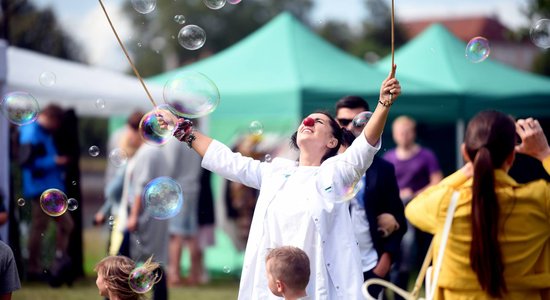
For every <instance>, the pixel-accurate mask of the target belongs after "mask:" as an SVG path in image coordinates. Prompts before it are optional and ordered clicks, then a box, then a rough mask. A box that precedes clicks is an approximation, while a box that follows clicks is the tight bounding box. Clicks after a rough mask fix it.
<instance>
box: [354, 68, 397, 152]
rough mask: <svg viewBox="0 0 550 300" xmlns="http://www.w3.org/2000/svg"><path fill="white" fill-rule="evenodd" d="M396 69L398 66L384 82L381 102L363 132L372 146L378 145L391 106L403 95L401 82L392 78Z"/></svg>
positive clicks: (381, 90)
mask: <svg viewBox="0 0 550 300" xmlns="http://www.w3.org/2000/svg"><path fill="white" fill-rule="evenodd" d="M395 69H396V66H395V65H394V66H393V69H392V71H391V72H390V75H388V77H387V78H386V79H385V80H384V81H383V82H382V87H381V88H380V101H379V102H378V104H377V105H376V109H375V110H374V112H373V114H372V117H371V118H370V120H369V122H368V123H367V125H366V126H365V129H364V130H363V133H364V134H365V138H366V139H367V142H369V144H371V145H376V144H377V143H378V140H380V136H381V135H382V131H383V130H384V125H385V124H386V120H387V118H388V114H389V112H390V105H391V103H393V101H395V99H397V97H398V96H399V95H400V94H401V86H400V85H399V81H398V80H397V79H395V78H392V76H393V74H394V73H395ZM380 102H383V103H389V104H390V105H386V106H384V105H382V104H381V103H380Z"/></svg>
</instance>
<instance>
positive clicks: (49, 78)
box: [38, 72, 57, 87]
mask: <svg viewBox="0 0 550 300" xmlns="http://www.w3.org/2000/svg"><path fill="white" fill-rule="evenodd" d="M56 80H57V79H56V77H55V74H54V73H52V72H42V74H40V77H39V78H38V81H39V82H40V84H41V85H42V86H44V87H51V86H53V85H54V84H55V82H56Z"/></svg>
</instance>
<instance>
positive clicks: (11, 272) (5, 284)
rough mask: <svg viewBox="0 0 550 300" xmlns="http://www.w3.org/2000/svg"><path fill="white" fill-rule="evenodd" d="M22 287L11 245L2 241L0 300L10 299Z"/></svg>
mask: <svg viewBox="0 0 550 300" xmlns="http://www.w3.org/2000/svg"><path fill="white" fill-rule="evenodd" d="M20 288H21V283H20V282H19V273H18V272H17V266H16V264H15V258H14V257H13V251H12V250H11V248H10V246H8V245H6V244H5V243H4V242H2V241H0V300H10V299H11V294H12V293H13V292H14V291H16V290H18V289H20Z"/></svg>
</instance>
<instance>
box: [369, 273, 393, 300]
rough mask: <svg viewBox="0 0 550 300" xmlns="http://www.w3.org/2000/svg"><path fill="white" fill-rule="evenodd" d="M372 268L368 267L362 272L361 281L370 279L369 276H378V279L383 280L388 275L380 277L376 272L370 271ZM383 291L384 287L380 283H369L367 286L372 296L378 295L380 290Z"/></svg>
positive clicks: (376, 296)
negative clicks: (368, 268)
mask: <svg viewBox="0 0 550 300" xmlns="http://www.w3.org/2000/svg"><path fill="white" fill-rule="evenodd" d="M372 270H373V269H370V270H368V271H366V272H363V282H365V281H367V280H368V279H371V278H378V279H384V280H388V278H387V277H388V276H386V277H385V278H384V277H380V276H378V275H376V274H374V272H373V271H372ZM383 291H384V288H383V287H382V286H380V285H371V286H369V294H370V295H371V296H372V297H374V298H378V295H380V293H381V292H383Z"/></svg>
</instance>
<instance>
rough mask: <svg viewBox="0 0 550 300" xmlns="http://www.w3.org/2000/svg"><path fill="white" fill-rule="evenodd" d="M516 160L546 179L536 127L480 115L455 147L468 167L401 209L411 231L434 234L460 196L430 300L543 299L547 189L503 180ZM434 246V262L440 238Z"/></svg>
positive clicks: (547, 152)
mask: <svg viewBox="0 0 550 300" xmlns="http://www.w3.org/2000/svg"><path fill="white" fill-rule="evenodd" d="M516 133H517V135H519V137H520V138H521V144H520V145H516ZM516 152H518V153H524V154H528V155H530V156H533V157H535V158H537V159H538V160H540V161H541V162H542V163H543V165H544V168H545V169H546V172H548V173H550V147H549V146H548V142H547V140H546V137H545V136H544V132H543V131H542V128H541V127H540V124H539V123H538V121H536V120H533V119H531V118H529V119H526V120H518V121H517V122H514V120H513V119H512V118H511V117H509V116H507V115H505V114H503V113H500V112H497V111H484V112H481V113H479V114H477V115H476V116H475V117H474V118H473V119H472V120H471V121H470V123H469V124H468V127H467V129H466V135H465V138H464V143H463V144H462V154H463V156H464V158H465V160H466V161H467V162H468V163H467V164H466V165H465V166H464V167H463V168H462V169H460V170H459V171H457V172H455V173H454V174H452V175H451V176H449V177H447V178H445V179H444V180H443V181H441V182H440V183H439V184H437V185H435V186H433V187H430V188H428V189H427V190H425V191H424V192H422V193H421V194H419V195H418V196H417V197H416V198H415V199H413V200H412V202H411V203H409V205H408V206H407V207H406V209H405V214H406V216H407V218H408V219H409V220H410V221H411V223H412V224H414V225H415V226H417V227H418V228H420V229H422V230H424V231H427V232H430V233H432V234H437V233H439V232H441V230H442V228H443V224H444V222H445V218H446V212H447V208H448V206H449V203H450V199H451V195H452V194H453V193H454V192H455V191H457V192H458V193H459V198H458V201H457V206H456V211H455V213H454V216H453V223H452V227H451V231H450V234H449V237H448V241H447V246H446V250H445V251H446V252H445V257H444V258H443V263H442V266H441V273H440V276H439V281H438V282H437V289H436V292H435V299H494V298H503V299H522V300H523V299H550V222H549V220H550V184H549V183H548V182H547V181H545V180H537V181H533V182H530V183H527V184H518V183H516V182H515V181H514V180H513V179H512V178H511V177H510V176H509V175H508V170H509V169H510V167H511V165H512V163H513V161H514V156H515V153H516ZM434 241H435V245H434V247H433V249H434V250H433V251H434V260H435V258H436V257H437V256H438V250H439V243H440V242H441V240H440V237H439V235H436V236H435V237H434Z"/></svg>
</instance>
